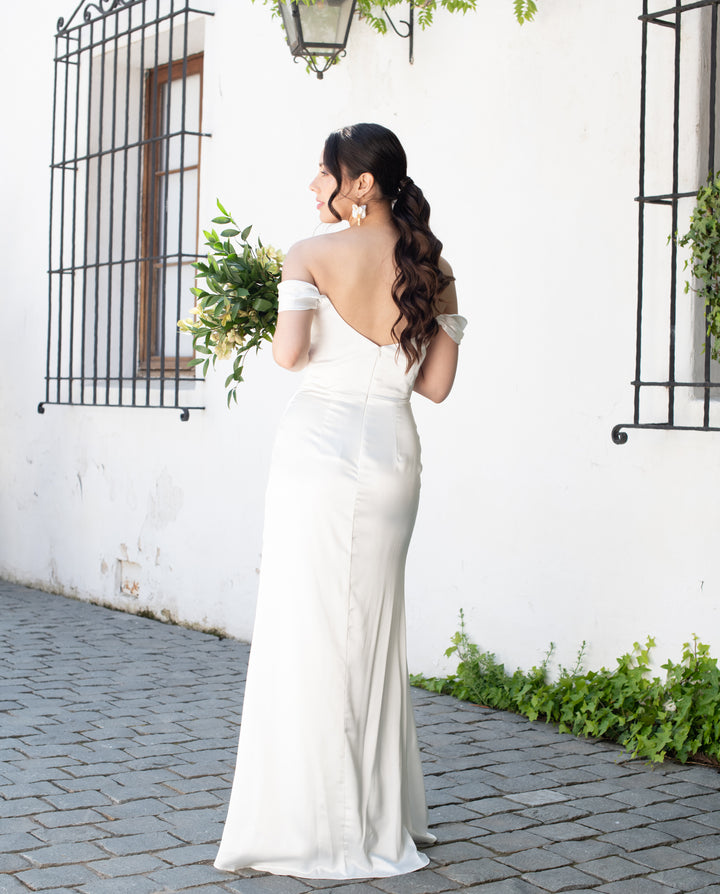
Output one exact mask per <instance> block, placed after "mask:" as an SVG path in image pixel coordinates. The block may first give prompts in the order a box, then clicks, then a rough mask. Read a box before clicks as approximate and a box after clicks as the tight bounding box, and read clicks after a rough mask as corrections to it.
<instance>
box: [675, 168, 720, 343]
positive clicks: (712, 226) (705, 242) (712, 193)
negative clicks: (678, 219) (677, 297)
mask: <svg viewBox="0 0 720 894" xmlns="http://www.w3.org/2000/svg"><path fill="white" fill-rule="evenodd" d="M678 245H682V246H683V247H684V246H688V245H689V246H690V257H689V258H688V259H687V260H686V261H685V269H686V270H687V269H688V267H689V268H690V272H691V273H692V276H693V277H694V279H695V281H696V282H697V285H698V287H697V288H693V287H692V286H691V285H690V283H689V282H686V283H685V292H686V293H687V292H689V291H690V289H692V291H694V292H695V293H696V294H697V296H698V298H700V299H702V301H703V302H704V304H705V317H706V320H707V335H708V336H709V337H710V339H711V341H710V356H711V357H712V358H713V360H720V171H718V172H717V173H715V174H713V173H712V172H711V173H710V174H709V176H708V179H707V183H706V185H705V186H701V187H700V189H699V191H698V194H697V202H696V204H695V209H694V210H693V213H692V217H691V218H690V229H689V230H688V231H687V233H685V235H684V236H681V237H679V238H678Z"/></svg>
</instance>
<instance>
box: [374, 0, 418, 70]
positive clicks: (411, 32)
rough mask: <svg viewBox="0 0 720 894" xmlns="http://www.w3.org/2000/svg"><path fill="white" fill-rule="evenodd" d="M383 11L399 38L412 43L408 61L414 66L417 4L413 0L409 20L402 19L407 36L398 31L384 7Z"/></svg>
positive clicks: (401, 22)
mask: <svg viewBox="0 0 720 894" xmlns="http://www.w3.org/2000/svg"><path fill="white" fill-rule="evenodd" d="M382 11H383V15H384V16H385V18H386V19H387V20H388V22H389V23H390V27H391V28H392V29H393V31H394V32H395V33H396V34H397V36H398V37H402V38H404V39H406V40H409V41H410V46H409V47H408V59H409V61H410V65H412V64H413V62H414V61H415V51H414V50H415V4H414V3H413V2H412V0H411V2H410V10H409V12H408V17H407V19H400V24H401V25H405V28H406V29H407V33H406V34H403V33H402V32H401V31H399V30H398V28H397V26H396V25H395V22H393V20H392V19H391V18H390V13H389V12H388V11H387V9H386V8H385V7H384V6H383V7H382Z"/></svg>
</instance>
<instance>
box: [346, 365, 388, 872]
mask: <svg viewBox="0 0 720 894" xmlns="http://www.w3.org/2000/svg"><path fill="white" fill-rule="evenodd" d="M379 357H380V350H379V349H378V351H377V353H376V354H375V360H374V362H373V366H372V369H371V370H370V375H369V377H368V387H367V391H366V392H365V402H364V404H363V413H362V419H361V420H360V438H359V449H358V458H357V463H356V467H355V500H354V502H353V513H352V524H351V525H350V561H349V562H348V579H347V589H346V594H345V598H346V609H345V679H344V680H343V697H344V699H345V705H344V711H343V762H342V768H343V779H342V786H343V801H344V804H343V819H344V823H343V860H344V861H345V865H346V866H347V862H348V834H347V833H348V825H349V823H348V806H349V805H348V793H347V756H348V754H347V752H348V703H349V698H348V650H349V641H350V593H351V590H352V572H353V557H354V555H355V549H354V541H355V521H356V519H357V504H358V486H359V481H360V460H361V451H362V447H363V440H364V436H365V417H366V415H367V408H368V404H369V402H370V392H371V390H372V386H373V380H374V378H375V369H376V368H377V362H378V359H379Z"/></svg>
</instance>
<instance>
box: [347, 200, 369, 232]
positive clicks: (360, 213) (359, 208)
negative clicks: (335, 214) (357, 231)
mask: <svg viewBox="0 0 720 894" xmlns="http://www.w3.org/2000/svg"><path fill="white" fill-rule="evenodd" d="M366 211H367V205H355V204H353V206H352V215H351V218H352V223H353V224H356V225H357V226H358V227H359V226H360V224H361V222H362V221H363V220H364V219H365V212H366Z"/></svg>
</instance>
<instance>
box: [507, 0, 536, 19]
mask: <svg viewBox="0 0 720 894" xmlns="http://www.w3.org/2000/svg"><path fill="white" fill-rule="evenodd" d="M513 6H514V7H515V18H516V19H517V20H518V22H520V24H521V25H522V24H523V23H524V22H532V20H533V17H534V15H535V13H536V12H537V4H536V3H535V2H534V0H513Z"/></svg>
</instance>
